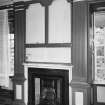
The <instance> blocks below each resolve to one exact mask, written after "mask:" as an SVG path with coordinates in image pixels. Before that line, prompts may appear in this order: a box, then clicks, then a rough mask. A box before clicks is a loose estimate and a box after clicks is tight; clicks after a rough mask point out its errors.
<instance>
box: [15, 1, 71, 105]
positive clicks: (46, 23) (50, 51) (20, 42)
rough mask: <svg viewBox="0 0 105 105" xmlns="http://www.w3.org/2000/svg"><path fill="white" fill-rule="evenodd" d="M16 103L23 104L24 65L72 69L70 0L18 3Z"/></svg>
mask: <svg viewBox="0 0 105 105" xmlns="http://www.w3.org/2000/svg"><path fill="white" fill-rule="evenodd" d="M13 7H14V15H15V72H14V78H13V84H14V102H13V104H14V105H15V104H16V105H17V104H19V105H24V104H25V103H24V98H25V97H24V81H25V77H24V62H25V64H28V63H31V64H48V65H49V64H53V65H64V66H69V67H71V23H70V22H71V18H70V17H71V3H70V1H69V0H55V1H53V0H51V1H49V0H44V1H43V0H39V1H38V0H35V1H34V0H33V1H27V2H16V3H14V5H13Z"/></svg>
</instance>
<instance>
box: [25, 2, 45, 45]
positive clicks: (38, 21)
mask: <svg viewBox="0 0 105 105" xmlns="http://www.w3.org/2000/svg"><path fill="white" fill-rule="evenodd" d="M26 43H27V44H36V43H37V44H38V43H45V7H43V6H41V4H40V3H36V4H31V5H30V6H29V8H28V9H27V10H26Z"/></svg>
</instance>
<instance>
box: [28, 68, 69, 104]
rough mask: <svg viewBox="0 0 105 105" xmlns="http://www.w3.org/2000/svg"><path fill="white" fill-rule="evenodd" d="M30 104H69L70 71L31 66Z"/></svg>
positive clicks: (29, 77)
mask: <svg viewBox="0 0 105 105" xmlns="http://www.w3.org/2000/svg"><path fill="white" fill-rule="evenodd" d="M28 105H69V71H68V70H59V69H44V68H29V69H28Z"/></svg>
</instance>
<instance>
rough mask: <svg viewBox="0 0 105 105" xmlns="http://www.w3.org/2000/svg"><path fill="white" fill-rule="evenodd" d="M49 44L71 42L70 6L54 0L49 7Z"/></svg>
mask: <svg viewBox="0 0 105 105" xmlns="http://www.w3.org/2000/svg"><path fill="white" fill-rule="evenodd" d="M48 41H49V43H70V42H71V4H70V3H69V2H67V0H55V1H53V2H52V5H50V6H49V39H48Z"/></svg>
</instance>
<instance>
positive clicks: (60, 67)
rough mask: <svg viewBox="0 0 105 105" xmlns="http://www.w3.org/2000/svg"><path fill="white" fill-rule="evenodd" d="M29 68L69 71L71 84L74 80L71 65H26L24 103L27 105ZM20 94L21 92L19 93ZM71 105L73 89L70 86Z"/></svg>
mask: <svg viewBox="0 0 105 105" xmlns="http://www.w3.org/2000/svg"><path fill="white" fill-rule="evenodd" d="M29 68H37V69H38V68H39V69H40V68H41V69H49V70H67V71H68V72H69V84H70V81H71V79H72V66H70V65H61V64H41V63H24V75H25V78H26V80H25V82H24V102H25V104H26V105H27V103H28V70H30V69H29ZM18 94H19V92H18ZM69 105H71V87H70V86H69Z"/></svg>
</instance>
